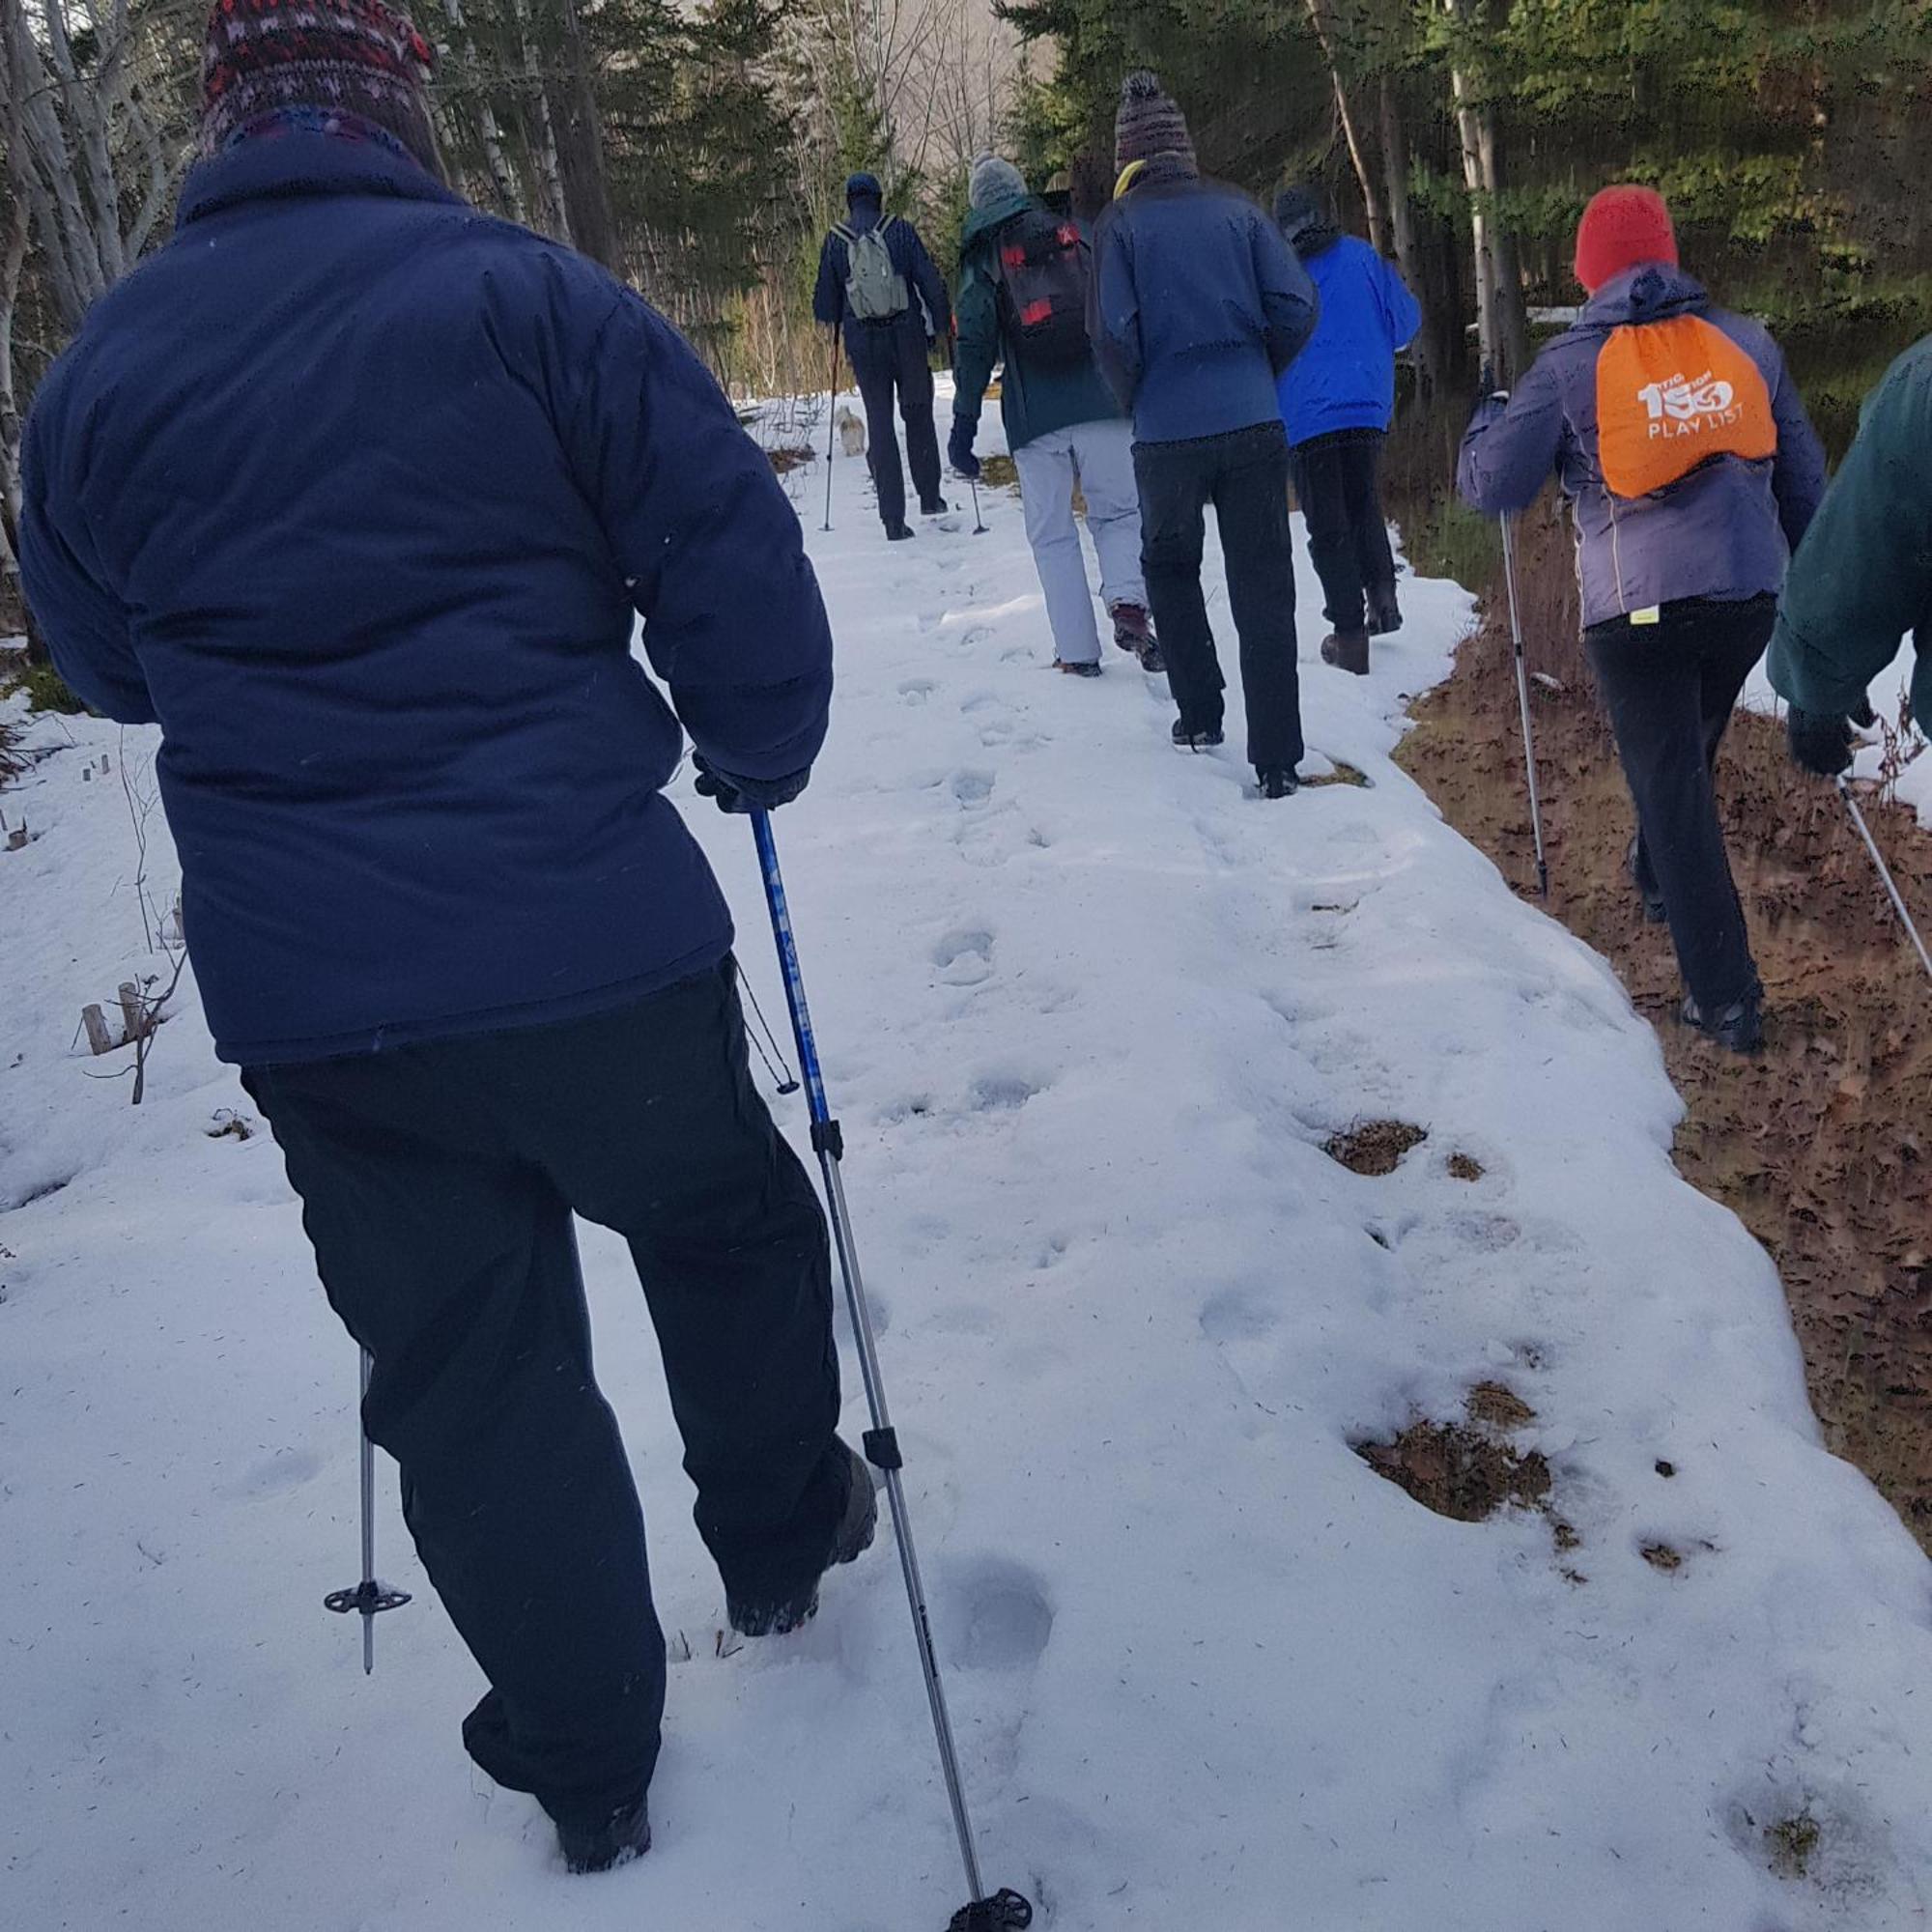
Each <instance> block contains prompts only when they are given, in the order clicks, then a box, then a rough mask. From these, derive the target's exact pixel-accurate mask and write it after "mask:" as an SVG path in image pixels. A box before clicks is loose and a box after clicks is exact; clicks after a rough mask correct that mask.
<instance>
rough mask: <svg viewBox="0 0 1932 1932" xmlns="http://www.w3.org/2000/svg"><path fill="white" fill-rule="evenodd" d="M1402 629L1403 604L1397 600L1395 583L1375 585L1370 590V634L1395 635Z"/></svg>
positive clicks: (1385, 636)
mask: <svg viewBox="0 0 1932 1932" xmlns="http://www.w3.org/2000/svg"><path fill="white" fill-rule="evenodd" d="M1401 629H1402V606H1401V605H1400V604H1398V603H1397V602H1396V601H1395V585H1394V584H1393V583H1386V584H1376V585H1373V586H1372V587H1371V588H1370V591H1369V636H1370V637H1372V638H1388V637H1393V636H1394V635H1395V633H1396V632H1398V631H1399V630H1401Z"/></svg>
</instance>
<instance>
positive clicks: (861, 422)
mask: <svg viewBox="0 0 1932 1932" xmlns="http://www.w3.org/2000/svg"><path fill="white" fill-rule="evenodd" d="M832 420H833V421H834V422H836V423H837V424H838V446H839V448H840V449H842V450H843V451H844V452H845V454H846V455H847V456H864V455H865V453H866V419H865V417H864V416H860V415H854V414H853V412H852V411H851V409H850V408H849V407H848V406H847V405H845V404H844V403H840V404H839V405H838V414H837V415H836V416H834V417H833V419H832Z"/></svg>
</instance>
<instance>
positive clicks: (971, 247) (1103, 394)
mask: <svg viewBox="0 0 1932 1932" xmlns="http://www.w3.org/2000/svg"><path fill="white" fill-rule="evenodd" d="M1037 205H1038V204H1037V203H1036V202H1035V201H1034V200H1033V198H1032V197H1031V196H1029V195H1021V194H1014V195H1009V196H1008V197H1007V198H1006V200H1004V201H996V202H995V203H994V204H993V205H992V207H990V208H976V209H975V210H974V211H973V212H972V213H971V214H969V215H968V216H967V217H966V232H965V233H964V235H962V236H961V237H960V241H959V293H958V297H957V299H956V300H955V301H954V302H953V305H952V311H953V314H954V315H955V316H956V317H957V319H958V324H959V344H958V348H957V349H956V351H955V352H954V355H953V401H952V414H953V418H954V420H955V421H958V422H963V423H965V424H966V425H967V426H968V428H970V429H976V430H977V429H978V428H979V426H980V404H981V403H982V402H983V401H984V400H985V396H986V385H987V384H989V383H990V382H991V381H992V380H993V368H994V365H995V364H996V363H997V362H999V360H1000V358H1001V357H1002V355H1004V356H1005V358H1006V364H1007V373H1006V375H1005V377H1004V378H1003V379H1002V381H1001V384H1000V414H1001V417H1002V418H1003V420H1004V421H1005V423H1006V426H1007V447H1008V448H1009V449H1019V448H1022V447H1024V446H1025V445H1026V444H1027V443H1029V442H1031V441H1033V440H1034V439H1035V438H1036V437H1041V436H1050V435H1052V433H1053V432H1054V431H1055V430H1057V429H1066V428H1068V427H1069V426H1070V425H1072V424H1074V423H1084V422H1105V421H1109V420H1113V421H1118V420H1119V419H1120V414H1121V410H1120V405H1119V404H1118V403H1116V402H1115V400H1114V396H1113V391H1112V390H1110V389H1109V388H1108V387H1107V385H1106V384H1105V383H1104V382H1103V381H1102V380H1101V377H1100V369H1099V365H1098V364H1097V363H1096V362H1094V360H1093V358H1092V357H1091V356H1090V357H1089V358H1088V359H1087V360H1086V361H1085V362H1083V363H1077V364H1074V365H1073V366H1071V367H1068V368H1049V369H1042V368H1040V367H1038V366H1037V365H1036V366H1034V367H1031V368H1029V367H1028V366H1027V364H1026V362H1025V360H1024V359H1023V358H1022V357H1021V356H1020V355H1018V354H1016V353H1015V352H1014V350H1013V346H1012V345H1011V344H1010V343H1009V342H1006V341H1003V340H1002V337H1003V335H1004V333H1005V331H1004V330H1003V329H1002V328H1001V327H1000V291H999V285H998V283H997V281H996V280H995V278H994V267H993V248H994V243H993V231H994V230H995V229H996V228H999V227H1001V226H1002V225H1003V224H1005V223H1006V222H1009V221H1010V220H1012V219H1013V217H1014V216H1015V215H1018V214H1024V213H1026V212H1027V210H1028V209H1029V208H1033V207H1036V206H1037Z"/></svg>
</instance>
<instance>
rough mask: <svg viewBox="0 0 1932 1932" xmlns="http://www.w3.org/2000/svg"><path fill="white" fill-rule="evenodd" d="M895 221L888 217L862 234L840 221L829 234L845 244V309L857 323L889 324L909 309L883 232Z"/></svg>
mask: <svg viewBox="0 0 1932 1932" xmlns="http://www.w3.org/2000/svg"><path fill="white" fill-rule="evenodd" d="M897 219H898V216H897V215H895V214H889V215H887V217H886V218H885V219H884V220H883V221H881V222H880V223H879V224H878V226H877V227H876V228H868V229H867V231H866V233H865V234H863V235H855V234H853V232H852V230H851V229H850V228H849V227H848V226H847V225H846V224H845V223H844V222H842V221H841V222H840V223H839V224H838V227H837V228H835V229H834V230H833V231H832V232H833V234H835V235H837V236H838V238H839V240H840V241H843V242H844V243H845V306H846V308H847V309H848V310H850V311H851V313H852V315H853V316H854V317H855V318H856V319H857V320H858V321H860V322H890V321H892V319H893V318H894V317H895V316H900V315H903V314H904V313H905V312H906V310H907V309H909V308H910V307H911V306H912V297H911V295H910V294H909V293H908V292H907V289H906V279H905V277H904V276H903V275H902V274H900V273H899V271H898V270H896V269H895V268H894V267H893V256H892V250H891V249H890V248H888V247H887V246H886V230H887V229H889V228H890V227H891V226H892V225H893V223H894V222H895V221H896V220H897Z"/></svg>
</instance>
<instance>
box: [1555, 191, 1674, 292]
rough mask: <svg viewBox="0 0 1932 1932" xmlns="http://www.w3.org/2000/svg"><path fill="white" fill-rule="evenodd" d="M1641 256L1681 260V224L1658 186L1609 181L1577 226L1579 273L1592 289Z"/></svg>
mask: <svg viewBox="0 0 1932 1932" xmlns="http://www.w3.org/2000/svg"><path fill="white" fill-rule="evenodd" d="M1639 262H1662V263H1665V264H1667V265H1668V266H1669V267H1671V268H1673V269H1674V268H1676V266H1677V230H1676V229H1675V228H1674V227H1672V226H1671V221H1670V209H1669V205H1668V204H1667V203H1666V202H1665V201H1664V199H1663V197H1662V195H1661V194H1659V193H1658V191H1657V190H1656V189H1655V188H1654V187H1606V188H1605V190H1604V191H1603V193H1601V194H1600V195H1598V196H1597V198H1596V199H1595V200H1594V201H1592V202H1591V204H1590V205H1589V207H1588V208H1586V209H1585V210H1584V211H1583V219H1582V221H1581V222H1580V223H1579V224H1578V226H1577V280H1578V281H1579V282H1581V283H1582V284H1583V286H1584V287H1585V288H1586V289H1588V290H1589V292H1590V293H1591V294H1592V295H1595V294H1596V293H1597V291H1598V290H1599V289H1600V288H1602V287H1603V286H1604V284H1605V282H1613V281H1615V280H1616V278H1617V277H1618V276H1619V275H1621V274H1622V273H1623V272H1624V270H1627V269H1634V268H1635V267H1636V265H1637V264H1638V263H1639Z"/></svg>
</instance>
